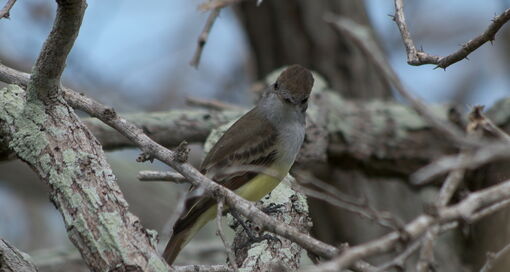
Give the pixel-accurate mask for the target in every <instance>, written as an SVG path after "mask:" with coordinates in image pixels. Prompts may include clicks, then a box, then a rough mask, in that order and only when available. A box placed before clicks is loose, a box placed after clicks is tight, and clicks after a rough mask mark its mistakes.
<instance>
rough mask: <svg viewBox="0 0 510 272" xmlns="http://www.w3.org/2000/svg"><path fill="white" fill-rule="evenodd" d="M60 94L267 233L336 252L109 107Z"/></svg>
mask: <svg viewBox="0 0 510 272" xmlns="http://www.w3.org/2000/svg"><path fill="white" fill-rule="evenodd" d="M64 91H65V95H66V98H67V99H68V101H72V103H73V105H74V106H76V107H77V108H79V109H81V110H83V111H85V112H86V113H88V114H90V115H91V116H94V117H96V118H98V119H100V120H102V121H103V122H104V123H106V124H108V125H110V126H111V127H113V128H115V129H116V130H117V131H119V132H120V133H121V134H122V135H124V136H125V137H127V138H128V139H129V140H130V141H132V142H133V143H134V144H135V145H136V146H138V147H139V148H140V149H141V150H142V151H143V152H144V153H145V154H147V155H148V156H150V157H154V158H156V159H158V160H161V161H162V162H164V163H166V164H168V165H169V166H171V167H173V168H174V169H175V170H176V171H178V172H179V173H181V174H182V175H183V176H184V177H185V178H186V179H188V180H189V181H190V182H191V183H193V184H194V185H196V186H201V187H202V188H204V190H205V191H206V192H207V194H212V195H214V196H217V197H223V198H225V202H226V204H228V205H229V206H230V207H235V208H236V209H237V210H238V211H239V212H240V213H241V214H243V215H244V216H246V217H249V218H251V219H252V220H253V221H254V222H255V223H257V224H259V225H261V226H264V227H265V228H267V230H268V231H271V232H274V233H276V234H279V235H281V236H283V237H285V238H288V239H290V240H292V241H294V242H296V243H297V244H299V245H301V246H302V247H303V248H305V249H307V250H310V251H312V252H315V253H316V254H318V255H321V256H325V257H332V256H334V255H335V254H336V252H337V249H336V248H335V247H333V246H330V245H327V244H325V243H323V242H320V241H318V240H316V239H314V238H312V237H311V236H309V235H307V234H303V233H301V232H300V231H299V230H297V229H296V228H293V227H291V226H287V225H282V224H281V223H280V222H278V221H276V220H274V219H272V218H271V217H269V216H268V215H266V214H264V213H262V212H261V211H260V210H259V209H257V208H256V207H255V206H254V205H253V204H252V203H250V202H249V201H247V200H245V199H243V198H241V197H240V196H238V195H236V194H235V193H233V192H232V191H229V190H228V189H226V188H224V187H223V186H221V185H218V184H217V183H215V182H213V181H211V180H210V179H208V178H206V177H205V176H203V175H202V174H201V173H200V172H199V171H198V170H196V169H195V168H194V167H192V166H191V165H189V164H187V163H182V162H180V161H179V160H176V154H175V152H173V151H171V150H168V149H166V148H164V147H163V146H161V145H160V144H158V143H156V142H154V141H153V140H152V139H151V138H149V137H148V136H147V135H146V134H145V133H144V132H143V131H142V130H141V129H139V128H138V127H137V126H136V125H134V124H133V123H131V122H129V121H127V120H126V119H124V118H122V117H120V116H118V115H117V113H116V112H115V110H113V109H112V108H109V107H106V106H104V105H102V104H100V103H99V102H97V101H95V100H93V99H91V98H88V97H85V96H83V95H79V94H77V93H74V92H73V91H72V90H70V89H64Z"/></svg>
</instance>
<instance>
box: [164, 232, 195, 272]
mask: <svg viewBox="0 0 510 272" xmlns="http://www.w3.org/2000/svg"><path fill="white" fill-rule="evenodd" d="M189 232H190V231H189V230H184V231H181V232H178V233H174V234H173V235H172V238H170V241H168V244H166V248H165V251H164V252H163V258H164V259H165V261H166V262H167V263H168V264H169V265H172V263H173V262H174V261H175V258H177V255H179V252H181V250H182V248H183V247H184V246H185V245H186V243H187V240H188V239H189V236H190V233H189Z"/></svg>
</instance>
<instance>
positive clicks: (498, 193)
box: [306, 180, 510, 272]
mask: <svg viewBox="0 0 510 272" xmlns="http://www.w3.org/2000/svg"><path fill="white" fill-rule="evenodd" d="M508 199H510V180H507V181H505V182H503V183H500V184H498V185H494V186H491V187H489V188H486V189H484V190H481V191H478V192H474V193H471V194H470V195H469V196H468V197H466V198H465V199H464V200H462V201H461V202H459V203H457V204H455V205H453V206H450V207H444V208H441V209H440V210H439V211H438V212H437V216H430V215H421V216H419V217H417V218H416V219H414V220H413V221H411V222H410V223H408V224H407V225H406V226H405V227H404V228H403V231H394V232H391V233H389V234H386V235H384V236H383V237H380V238H378V239H375V240H372V241H370V242H367V243H364V244H361V245H357V246H354V247H351V248H347V249H345V250H344V251H343V252H342V253H341V254H340V255H339V256H338V257H336V258H334V259H333V260H331V261H328V262H325V263H322V264H321V265H318V266H315V267H313V268H312V269H310V270H306V271H316V272H317V271H319V272H325V271H338V270H341V269H342V268H346V267H348V266H349V265H351V264H352V263H353V262H354V261H357V260H360V259H364V258H367V257H369V256H372V255H375V254H379V253H383V252H387V251H389V250H391V249H393V248H395V246H396V245H397V244H398V243H399V241H401V240H402V238H403V237H406V238H407V239H410V240H411V241H413V240H415V239H417V238H418V237H420V236H421V235H423V233H425V232H426V231H428V230H430V229H431V228H432V227H433V226H435V225H437V224H444V223H448V222H452V221H457V220H466V219H467V220H469V219H470V218H472V217H473V216H474V215H475V214H476V212H478V211H480V210H483V209H484V208H485V207H488V206H491V205H494V204H496V203H500V202H503V201H506V200H508ZM498 208H499V209H501V208H503V206H499V207H498ZM494 211H495V210H494Z"/></svg>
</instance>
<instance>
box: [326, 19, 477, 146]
mask: <svg viewBox="0 0 510 272" xmlns="http://www.w3.org/2000/svg"><path fill="white" fill-rule="evenodd" d="M325 20H326V21H328V22H330V23H332V24H333V25H334V26H335V27H336V28H337V29H338V30H339V31H341V32H342V33H343V34H345V35H346V36H348V37H349V38H351V40H352V41H354V42H355V43H356V44H357V45H358V47H359V49H361V50H362V51H363V52H364V53H365V55H366V56H367V57H368V58H369V59H370V60H371V62H372V63H373V64H374V65H375V67H376V68H377V69H378V70H379V71H380V72H381V74H382V75H383V76H384V77H385V78H386V80H387V81H388V82H389V83H390V84H392V85H393V86H394V87H395V89H396V90H397V91H398V93H399V94H400V95H402V96H403V97H404V98H405V99H406V100H408V101H409V102H410V103H411V106H412V107H413V108H414V110H416V112H418V113H419V114H420V115H421V116H422V117H423V118H424V119H425V120H426V121H427V122H429V123H430V124H431V125H432V126H433V127H434V128H436V129H437V130H438V131H439V132H441V133H442V134H443V135H444V136H446V137H447V138H448V139H449V140H450V141H451V142H452V143H453V144H456V145H461V146H481V143H480V142H477V141H474V140H473V139H469V138H467V137H465V136H464V135H463V133H462V132H461V131H459V130H458V129H457V128H456V127H454V126H452V125H451V124H449V123H446V122H443V121H442V120H440V119H438V118H437V117H436V115H435V114H434V113H433V112H432V111H431V110H430V109H429V107H428V106H427V105H425V104H424V103H423V102H422V101H421V100H420V99H418V98H416V97H414V96H413V95H412V94H411V93H410V92H409V91H408V90H407V89H406V88H405V87H404V85H403V84H402V82H401V81H400V80H399V78H398V76H397V74H396V73H395V71H394V70H393V68H392V67H391V66H390V65H389V64H388V63H387V61H386V60H385V59H384V54H383V52H382V51H381V50H380V49H379V47H378V46H377V45H376V43H375V41H374V40H373V39H372V38H371V37H370V30H369V29H368V28H367V27H365V26H362V25H360V24H358V23H356V22H354V21H352V20H350V19H347V18H342V17H337V16H335V15H332V14H329V15H327V16H326V18H325Z"/></svg>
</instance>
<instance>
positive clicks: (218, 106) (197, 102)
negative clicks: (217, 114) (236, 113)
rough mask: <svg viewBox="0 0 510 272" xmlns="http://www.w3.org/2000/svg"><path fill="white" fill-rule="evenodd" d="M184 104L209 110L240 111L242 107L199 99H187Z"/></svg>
mask: <svg viewBox="0 0 510 272" xmlns="http://www.w3.org/2000/svg"><path fill="white" fill-rule="evenodd" d="M186 103H187V104H188V105H192V106H199V107H202V108H206V109H211V110H242V109H243V108H242V107H239V106H236V105H232V104H228V103H225V102H221V101H218V100H215V99H201V98H198V97H187V98H186Z"/></svg>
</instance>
